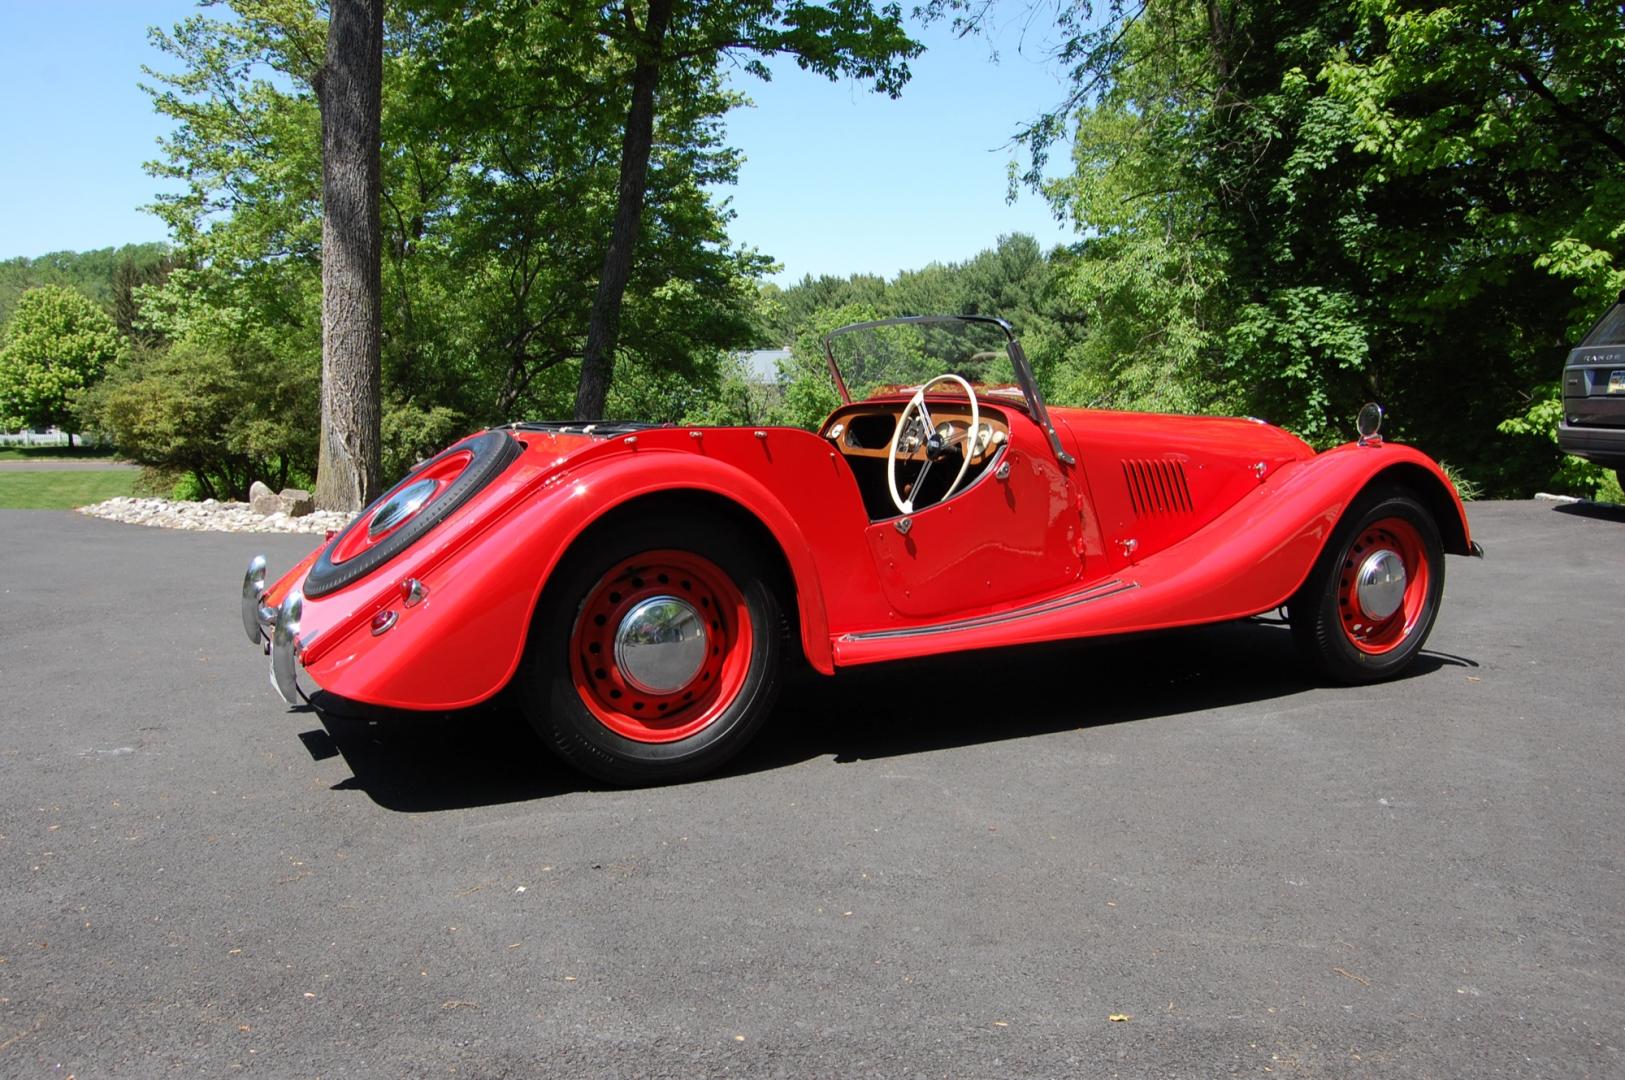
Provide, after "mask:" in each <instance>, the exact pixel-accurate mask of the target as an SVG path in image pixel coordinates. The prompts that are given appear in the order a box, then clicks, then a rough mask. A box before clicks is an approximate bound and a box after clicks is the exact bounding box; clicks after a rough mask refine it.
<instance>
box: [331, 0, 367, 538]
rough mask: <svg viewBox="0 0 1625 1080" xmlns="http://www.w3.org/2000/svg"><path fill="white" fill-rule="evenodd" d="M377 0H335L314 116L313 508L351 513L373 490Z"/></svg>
mask: <svg viewBox="0 0 1625 1080" xmlns="http://www.w3.org/2000/svg"><path fill="white" fill-rule="evenodd" d="M383 48H384V4H383V0H333V3H332V14H331V17H330V18H329V20H328V24H327V59H326V61H325V62H324V63H323V64H322V68H321V70H320V72H318V73H317V77H316V96H317V100H318V102H319V103H320V105H321V113H322V431H321V454H320V458H319V459H318V461H317V465H316V492H315V495H316V505H317V506H320V507H321V508H322V509H324V510H359V509H360V508H361V507H363V506H365V505H366V504H367V503H369V502H371V501H372V499H373V497H374V496H375V495H376V494H377V491H378V453H379V430H378V428H379V413H380V406H379V381H380V376H379V359H378V354H379V341H380V338H381V336H382V318H383V316H382V307H381V302H380V290H381V285H380V278H379V273H380V268H379V254H380V250H379V249H380V247H381V236H380V231H379V224H378V199H379V180H378V177H379V130H378V129H379V124H380V115H381V110H382V98H383V72H384V61H383Z"/></svg>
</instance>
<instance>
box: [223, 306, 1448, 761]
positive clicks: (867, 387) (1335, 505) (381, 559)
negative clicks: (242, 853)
mask: <svg viewBox="0 0 1625 1080" xmlns="http://www.w3.org/2000/svg"><path fill="white" fill-rule="evenodd" d="M825 350H826V358H827V361H828V366H829V372H830V376H831V377H832V379H833V380H834V382H835V386H836V388H837V390H838V392H839V399H840V404H839V405H838V406H837V407H836V408H835V410H834V411H833V412H832V413H831V414H830V415H829V418H828V419H827V420H825V421H824V424H823V426H822V428H821V429H820V430H819V431H818V432H817V433H813V432H809V431H803V430H800V429H796V428H783V427H757V428H752V427H675V426H670V425H666V426H653V425H647V424H637V423H597V424H581V423H557V422H550V423H516V424H511V425H508V426H506V427H501V428H493V429H491V430H488V431H483V432H481V433H479V434H477V435H472V436H470V437H468V438H466V439H464V440H462V441H461V442H458V443H457V444H455V445H454V446H451V447H450V448H448V449H447V450H445V451H444V452H442V453H440V454H438V455H437V456H435V457H434V458H432V459H430V460H429V461H427V462H425V463H423V464H421V465H419V466H418V467H416V468H415V469H414V470H413V471H412V472H411V473H410V474H409V475H408V476H407V477H406V478H405V479H403V480H401V481H400V483H398V484H396V485H395V486H394V487H393V488H391V489H390V490H389V491H388V492H386V493H385V494H384V495H383V496H382V497H381V498H380V499H378V500H377V501H376V502H375V503H373V504H372V505H371V506H369V507H368V508H367V509H366V510H364V511H362V513H361V514H360V515H359V516H358V517H357V518H356V519H355V520H354V521H353V522H351V523H350V525H349V526H348V527H347V528H345V529H344V530H343V531H342V532H340V533H339V534H338V535H336V536H334V537H332V538H331V539H330V540H329V541H328V542H326V543H324V544H323V545H322V546H321V547H320V548H318V549H317V550H316V551H314V552H312V553H311V555H310V556H309V557H308V558H306V559H305V560H304V561H303V562H302V563H300V564H299V565H298V566H295V567H294V568H293V569H292V570H290V571H288V572H287V573H286V574H284V575H283V576H282V578H281V579H280V580H279V581H277V582H276V583H275V584H274V585H271V586H270V587H269V588H267V585H266V582H267V575H266V565H265V560H264V559H263V558H262V557H261V558H256V559H254V560H253V562H252V563H251V564H250V566H249V570H248V574H247V576H246V578H245V580H244V582H243V592H242V604H243V625H244V629H245V630H246V631H247V633H248V636H249V638H250V639H251V640H253V641H254V642H255V643H256V644H259V643H262V642H263V643H265V644H266V648H267V651H268V652H269V653H270V657H271V673H272V682H273V685H274V686H275V687H276V688H277V690H278V692H279V693H280V694H281V696H282V698H283V699H284V700H285V701H287V702H288V703H290V704H295V703H297V702H298V701H299V700H300V698H301V697H302V691H301V689H300V683H299V678H300V673H301V669H302V671H303V674H304V676H305V678H306V679H307V680H308V681H313V682H314V683H316V684H317V685H319V686H320V687H322V688H323V689H325V690H326V691H327V692H329V693H331V694H335V695H338V696H339V697H341V698H347V699H351V700H356V701H361V702H367V703H371V704H375V705H381V706H389V707H394V708H400V709H420V710H446V709H456V708H460V707H463V706H468V705H473V704H475V703H477V702H480V701H482V700H484V699H486V698H489V697H491V696H492V695H493V694H495V693H497V692H498V691H499V690H501V689H503V688H504V687H506V686H507V685H509V684H510V683H513V682H516V683H517V689H518V690H519V699H520V700H521V701H522V702H523V708H524V710H525V712H526V714H527V715H528V717H529V719H530V721H531V722H532V723H533V724H534V725H535V727H536V729H537V731H538V732H539V733H540V735H541V737H542V738H543V739H544V740H545V742H546V743H547V744H548V745H549V746H551V747H552V748H553V749H554V750H556V751H557V752H558V753H559V754H561V755H562V756H563V757H564V759H565V760H567V761H568V762H569V763H571V764H572V765H574V766H576V767H577V768H579V769H582V770H584V771H585V772H588V773H591V774H593V775H594V776H597V777H599V778H601V779H604V780H608V781H611V782H614V783H623V784H637V783H651V782H661V781H669V780H676V779H681V778H687V777H693V776H697V775H699V774H702V773H705V772H707V771H710V770H713V769H715V768H716V767H717V766H719V765H720V764H721V763H722V762H724V761H725V760H727V759H728V758H729V757H730V756H732V755H733V754H735V753H736V752H737V751H738V750H739V749H740V748H741V747H742V746H743V745H744V744H745V743H746V742H747V741H748V740H749V739H750V738H751V736H752V735H753V734H754V733H755V732H756V731H757V729H758V728H759V727H760V726H761V725H762V723H763V722H764V721H766V720H767V719H768V717H769V716H770V714H771V713H772V710H773V703H774V698H775V695H776V694H777V691H778V688H779V684H780V680H781V675H782V673H783V671H784V669H785V667H786V665H787V664H788V663H789V662H790V661H791V659H792V657H793V655H794V654H795V652H796V651H799V654H800V656H801V657H804V658H805V661H806V662H807V663H808V664H810V665H811V666H812V667H813V668H814V669H816V670H817V671H819V672H822V673H824V674H826V675H827V674H833V673H834V671H835V670H836V669H837V668H844V667H850V666H853V665H857V664H871V663H877V662H881V661H887V660H896V659H901V658H904V657H918V656H924V655H928V654H936V653H945V652H953V651H958V650H965V649H985V648H991V647H996V646H1009V645H1019V644H1023V643H1030V642H1042V641H1055V640H1059V639H1066V638H1084V637H1098V636H1101V635H1107V634H1128V633H1134V632H1137V631H1144V630H1155V629H1159V628H1164V627H1175V626H1186V625H1190V624H1194V623H1207V622H1216V621H1220V620H1226V619H1239V618H1244V617H1247V616H1251V615H1255V614H1258V613H1260V612H1266V611H1270V610H1272V609H1275V608H1278V607H1281V606H1283V605H1285V606H1286V607H1287V609H1288V611H1289V614H1290V621H1291V625H1292V630H1293V632H1294V634H1295V635H1296V637H1297V639H1298V641H1299V643H1300V644H1301V646H1302V648H1303V651H1304V652H1305V654H1306V655H1307V657H1308V658H1309V659H1310V660H1311V661H1312V662H1313V663H1315V664H1316V665H1317V666H1318V667H1319V668H1320V669H1321V670H1322V671H1323V672H1324V673H1325V674H1326V675H1327V676H1330V677H1331V678H1332V679H1335V680H1339V681H1343V682H1364V681H1370V680H1376V679H1383V678H1387V677H1390V676H1393V675H1395V674H1397V673H1398V672H1400V671H1402V670H1403V669H1404V668H1405V667H1406V665H1408V664H1409V663H1410V662H1411V661H1412V660H1413V659H1414V658H1415V656H1416V654H1417V652H1418V651H1419V650H1420V649H1421V648H1422V643H1423V642H1424V641H1425V640H1426V639H1427V636H1428V631H1429V630H1430V629H1431V627H1432V625H1433V620H1434V617H1435V616H1436V615H1437V614H1438V610H1439V602H1440V597H1441V593H1442V590H1443V586H1444V559H1443V556H1444V553H1446V552H1449V553H1452V554H1457V555H1469V554H1478V553H1479V549H1478V547H1477V545H1476V544H1474V543H1473V541H1472V538H1471V535H1470V534H1469V532H1468V525H1467V518H1466V515H1465V513H1464V511H1463V509H1462V505H1461V502H1460V500H1459V498H1458V497H1457V495H1456V492H1455V490H1454V488H1453V487H1452V486H1451V484H1450V482H1449V480H1447V479H1446V478H1445V476H1444V474H1443V473H1442V472H1441V471H1440V469H1439V467H1438V465H1436V464H1435V463H1434V462H1433V461H1432V460H1430V459H1429V458H1427V457H1426V456H1424V455H1423V454H1420V453H1418V452H1417V451H1415V450H1412V449H1409V448H1407V447H1404V446H1399V445H1395V444H1391V443H1385V442H1383V441H1382V440H1381V438H1380V436H1379V435H1378V434H1377V431H1376V427H1377V425H1378V423H1380V410H1376V409H1375V407H1374V406H1368V409H1367V411H1366V413H1363V414H1362V417H1361V430H1362V437H1361V438H1360V440H1359V442H1357V443H1350V444H1348V445H1344V446H1340V447H1337V448H1336V449H1333V450H1328V451H1326V452H1324V453H1319V454H1317V453H1315V452H1314V451H1313V450H1312V449H1311V448H1310V447H1309V446H1308V445H1306V444H1305V443H1303V442H1302V441H1301V440H1299V439H1297V438H1296V437H1294V436H1292V435H1290V434H1288V433H1287V432H1285V431H1282V430H1280V429H1279V428H1275V427H1272V426H1270V425H1269V424H1266V423H1263V422H1262V421H1258V420H1252V419H1224V418H1210V417H1192V416H1161V415H1147V414H1130V413H1120V412H1105V411H1096V410H1088V409H1068V408H1055V409H1049V408H1047V407H1046V406H1045V403H1044V399H1043V396H1042V395H1041V394H1040V392H1039V389H1038V384H1037V382H1036V380H1035V379H1034V377H1033V372H1032V369H1031V367H1030V365H1029V364H1028V361H1027V358H1026V356H1025V355H1024V354H1023V352H1022V350H1021V346H1020V344H1019V343H1018V342H1017V340H1016V338H1015V336H1014V334H1013V333H1012V332H1011V329H1010V327H1009V325H1008V324H1006V323H1004V322H1003V321H1001V320H998V319H992V318H986V317H972V316H963V317H919V318H903V319H888V320H881V321H879V322H872V323H863V324H859V325H857V326H851V327H846V328H843V329H842V330H838V331H836V332H835V333H833V334H831V335H830V336H829V337H828V338H827V339H826V340H825ZM1000 383H1004V384H1006V385H998V384H1000ZM898 384H904V388H900V387H899V385H898ZM907 384H913V385H907Z"/></svg>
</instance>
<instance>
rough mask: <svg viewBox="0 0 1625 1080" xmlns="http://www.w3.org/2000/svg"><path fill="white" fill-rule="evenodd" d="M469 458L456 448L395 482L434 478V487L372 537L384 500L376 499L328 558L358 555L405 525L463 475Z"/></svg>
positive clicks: (401, 485)
mask: <svg viewBox="0 0 1625 1080" xmlns="http://www.w3.org/2000/svg"><path fill="white" fill-rule="evenodd" d="M473 460H474V455H473V453H471V452H470V451H467V450H463V451H459V452H458V453H455V454H447V455H446V456H445V457H443V458H441V459H440V460H439V461H435V462H431V463H430V464H429V465H428V466H426V467H424V468H423V469H420V470H419V471H418V472H416V473H413V474H412V475H411V476H409V477H407V478H406V479H405V480H403V481H401V482H400V483H399V484H397V485H395V488H396V489H400V488H404V487H406V486H407V485H408V484H417V483H420V482H422V481H426V480H432V481H434V485H435V486H434V491H432V492H431V493H430V494H429V495H428V497H427V498H425V499H424V500H423V502H422V504H421V505H420V506H418V508H417V509H416V510H415V511H413V512H412V513H410V514H408V515H406V516H405V517H403V518H401V519H400V520H399V521H397V522H395V523H394V524H393V525H391V526H390V527H389V528H388V529H386V530H384V531H382V532H380V533H378V535H376V536H374V535H373V533H372V529H371V527H370V526H371V524H372V519H373V517H374V516H376V515H377V513H378V511H379V510H380V509H382V508H383V506H384V504H385V503H386V502H387V501H388V500H385V499H380V500H379V502H378V504H377V505H375V506H374V507H372V509H371V512H370V513H369V514H368V515H367V519H366V520H365V521H362V522H359V523H358V524H357V526H356V527H355V528H353V529H351V530H349V532H348V533H347V534H346V535H345V537H344V540H343V541H342V542H341V543H340V544H339V546H338V547H337V548H336V549H334V551H333V553H332V555H331V556H329V558H330V560H331V561H332V562H334V563H343V562H348V561H349V560H350V559H353V558H355V557H356V556H357V555H360V554H361V553H362V552H363V551H366V550H368V549H369V548H372V547H374V546H376V545H378V544H381V543H383V542H384V541H385V540H387V539H388V538H389V537H391V536H393V535H395V533H396V532H397V531H398V530H399V529H400V527H401V526H402V525H405V524H406V523H407V522H408V521H411V520H412V519H413V518H414V517H416V516H417V515H418V514H421V513H423V511H424V510H426V509H427V508H428V507H429V505H430V504H431V503H433V502H434V501H435V500H436V499H438V498H440V496H442V495H444V494H445V493H446V489H447V488H449V487H451V485H452V484H453V483H455V482H456V480H457V478H458V477H459V476H461V475H463V470H464V469H466V468H468V466H469V464H470V463H471V462H472V461H473Z"/></svg>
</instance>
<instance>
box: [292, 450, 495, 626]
mask: <svg viewBox="0 0 1625 1080" xmlns="http://www.w3.org/2000/svg"><path fill="white" fill-rule="evenodd" d="M465 450H466V451H470V452H472V453H473V455H474V456H473V459H472V460H470V461H469V463H468V467H467V468H465V469H464V470H463V471H462V473H461V474H460V475H459V476H458V477H457V479H456V480H454V481H452V483H451V486H449V487H447V488H446V490H445V491H442V492H441V493H440V495H439V496H438V497H437V498H436V499H434V501H432V502H430V503H429V505H427V506H425V507H424V508H423V509H422V510H419V511H418V512H417V513H416V514H415V515H413V516H412V517H411V518H410V519H408V520H407V522H406V523H405V524H404V525H402V526H401V527H400V528H398V529H396V530H395V531H394V532H393V533H391V534H390V535H388V536H386V537H385V538H384V541H383V543H381V544H377V545H375V546H373V547H371V548H368V549H367V550H366V551H363V552H361V553H360V554H359V555H357V556H355V557H354V558H353V559H346V560H345V561H343V562H341V563H335V562H333V560H332V559H331V558H330V556H331V555H332V553H333V552H334V551H337V550H338V548H339V545H341V544H342V543H343V542H344V538H345V537H347V536H349V535H350V533H351V531H352V530H354V529H359V528H362V527H363V525H364V523H365V522H367V521H368V520H370V519H371V517H372V511H373V509H374V508H376V507H377V506H379V505H380V504H382V503H383V502H384V501H385V500H387V499H388V498H389V497H390V496H391V495H393V494H395V492H397V491H399V490H400V489H401V488H403V487H405V486H406V485H407V484H409V483H411V482H412V478H413V477H414V476H417V475H418V474H419V473H421V472H422V471H423V470H424V469H427V468H429V466H431V465H433V464H435V463H436V462H438V461H441V460H442V459H444V458H447V457H450V456H451V455H452V454H458V453H462V452H463V451H465ZM520 450H521V447H520V445H519V441H518V440H517V439H515V438H514V437H513V436H511V435H509V434H508V433H507V432H506V431H483V432H481V433H480V434H478V435H470V436H469V437H468V438H466V439H464V440H462V441H461V442H458V443H454V444H453V445H451V446H449V447H447V448H446V449H445V450H442V451H441V452H440V453H438V454H436V455H435V456H434V457H432V458H430V459H429V460H428V461H426V462H424V463H423V464H422V465H419V466H418V467H417V468H415V469H413V470H412V471H411V472H409V473H407V474H406V475H405V476H403V477H402V478H401V479H400V481H399V482H398V483H397V484H396V485H395V486H394V487H392V488H390V489H389V490H388V491H386V492H384V493H383V494H382V495H380V496H378V498H376V499H374V500H373V501H372V503H371V505H369V506H368V507H367V508H366V509H365V510H363V511H362V512H361V513H360V514H358V515H357V516H356V519H355V520H354V521H352V522H350V524H348V525H346V526H345V527H344V531H343V532H341V533H339V534H338V535H337V536H335V537H334V538H333V540H332V542H331V543H329V544H328V545H327V547H326V548H324V549H323V550H322V554H321V557H320V558H318V559H317V560H316V564H315V565H314V566H312V567H311V568H310V573H309V574H308V575H306V577H305V585H304V593H305V595H306V596H310V597H317V596H326V595H327V594H328V593H330V592H336V591H338V590H339V589H342V588H344V587H345V586H346V585H352V584H354V583H355V582H357V581H360V580H361V579H362V578H364V577H366V576H367V575H368V574H370V573H372V572H373V571H374V570H376V569H378V568H379V567H380V566H383V565H384V564H385V563H387V562H389V560H391V559H393V558H394V557H395V556H397V555H399V554H400V553H401V552H403V551H405V550H406V549H407V548H409V547H411V546H412V545H413V544H415V543H417V542H418V541H419V540H421V539H422V538H423V537H424V535H426V534H427V533H428V532H429V530H430V529H433V528H434V527H435V526H436V525H438V524H440V523H441V522H442V521H444V520H446V518H448V517H449V516H451V514H452V513H453V512H454V511H455V510H457V508H458V507H460V506H462V505H463V504H464V503H466V502H468V500H469V499H472V498H473V497H474V496H475V495H477V494H479V493H480V491H482V490H483V489H484V488H485V487H486V485H488V484H489V483H491V481H493V480H495V479H496V478H497V477H498V476H500V475H501V474H502V472H503V470H504V469H506V468H507V467H508V466H509V465H512V464H513V462H514V459H515V458H517V457H518V456H519V454H520Z"/></svg>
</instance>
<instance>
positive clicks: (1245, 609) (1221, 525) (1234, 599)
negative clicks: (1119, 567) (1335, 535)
mask: <svg viewBox="0 0 1625 1080" xmlns="http://www.w3.org/2000/svg"><path fill="white" fill-rule="evenodd" d="M1385 480H1386V481H1393V482H1396V483H1401V484H1404V485H1405V486H1406V487H1409V488H1410V489H1411V490H1413V491H1415V492H1416V494H1417V496H1418V498H1420V499H1421V500H1422V502H1423V504H1424V505H1425V506H1427V507H1428V508H1429V509H1430V510H1431V511H1432V512H1433V514H1434V518H1435V520H1436V522H1437V523H1438V526H1439V534H1440V537H1441V539H1442V540H1443V542H1444V548H1445V550H1446V551H1447V552H1449V553H1451V554H1455V555H1471V554H1476V553H1477V549H1476V548H1475V546H1474V545H1473V542H1472V534H1471V532H1470V531H1469V528H1468V524H1467V513H1466V510H1465V509H1464V508H1463V507H1462V504H1461V499H1460V498H1459V497H1458V496H1457V495H1456V490H1455V487H1454V486H1453V485H1452V484H1451V483H1450V480H1449V479H1448V478H1447V477H1446V476H1445V474H1444V472H1443V470H1441V469H1440V468H1439V466H1438V465H1437V464H1436V463H1435V462H1434V461H1433V460H1432V459H1431V458H1429V457H1428V456H1427V455H1426V454H1423V453H1421V452H1420V451H1418V450H1414V449H1412V448H1411V447H1409V446H1401V445H1398V444H1395V443H1378V444H1372V445H1369V446H1360V445H1358V444H1355V443H1349V444H1347V445H1344V446H1339V447H1337V448H1335V449H1332V450H1328V451H1326V452H1325V453H1323V454H1317V455H1315V456H1314V457H1312V458H1308V459H1305V460H1303V461H1299V462H1294V463H1292V464H1290V465H1286V466H1283V467H1282V468H1281V469H1279V470H1278V471H1277V472H1276V473H1274V474H1273V475H1271V476H1269V477H1268V478H1267V479H1266V480H1265V481H1264V482H1263V483H1262V484H1261V485H1260V486H1259V487H1258V489H1257V490H1256V491H1254V492H1253V493H1252V494H1251V495H1248V496H1247V497H1245V498H1243V499H1242V500H1241V501H1240V502H1239V503H1237V504H1236V505H1235V506H1233V507H1232V508H1231V509H1230V510H1228V511H1226V512H1225V513H1224V514H1222V515H1221V516H1220V517H1219V518H1218V519H1216V520H1215V521H1214V522H1213V523H1212V524H1210V525H1209V526H1207V527H1206V528H1205V529H1202V530H1201V531H1199V532H1197V533H1194V534H1193V535H1192V536H1191V537H1189V538H1188V539H1186V540H1185V541H1183V542H1182V543H1180V544H1176V545H1174V546H1173V547H1171V548H1168V549H1167V550H1165V551H1163V552H1159V553H1158V554H1156V555H1153V556H1151V557H1150V558H1148V559H1146V560H1145V562H1144V563H1142V564H1140V565H1139V566H1138V567H1136V568H1135V570H1136V571H1137V573H1136V577H1137V579H1138V581H1139V584H1140V585H1141V586H1142V589H1143V592H1142V595H1141V596H1140V597H1138V598H1137V600H1138V602H1137V603H1131V604H1128V605H1125V607H1131V608H1133V607H1137V608H1138V610H1137V611H1136V612H1135V616H1134V618H1133V620H1132V621H1133V625H1129V626H1122V627H1120V629H1123V630H1149V629H1155V628H1160V627H1167V626H1181V625H1189V624H1192V623H1201V622H1218V621H1221V620H1224V619H1233V618H1241V617H1245V616H1248V615H1253V614H1257V613H1258V612H1261V611H1269V610H1271V609H1272V608H1276V607H1279V606H1281V605H1282V604H1285V603H1286V602H1287V600H1288V599H1290V598H1291V596H1292V595H1293V594H1294V593H1295V592H1297V591H1298V588H1299V587H1300V586H1301V585H1302V584H1303V582H1304V580H1305V579H1306V578H1308V576H1309V572H1310V570H1311V569H1313V567H1314V565H1315V560H1317V559H1318V558H1319V557H1320V554H1321V552H1322V551H1323V550H1324V549H1325V546H1326V543H1327V541H1328V540H1329V539H1330V538H1331V534H1332V531H1333V530H1334V529H1335V528H1336V527H1337V522H1338V520H1339V519H1340V518H1341V517H1342V516H1343V513H1344V512H1345V511H1346V510H1347V509H1348V507H1349V505H1350V504H1351V503H1353V502H1354V500H1355V499H1356V498H1358V497H1359V495H1360V493H1361V492H1363V491H1365V490H1366V489H1368V488H1369V487H1370V486H1371V485H1372V484H1375V483H1381V482H1383V481H1385Z"/></svg>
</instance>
